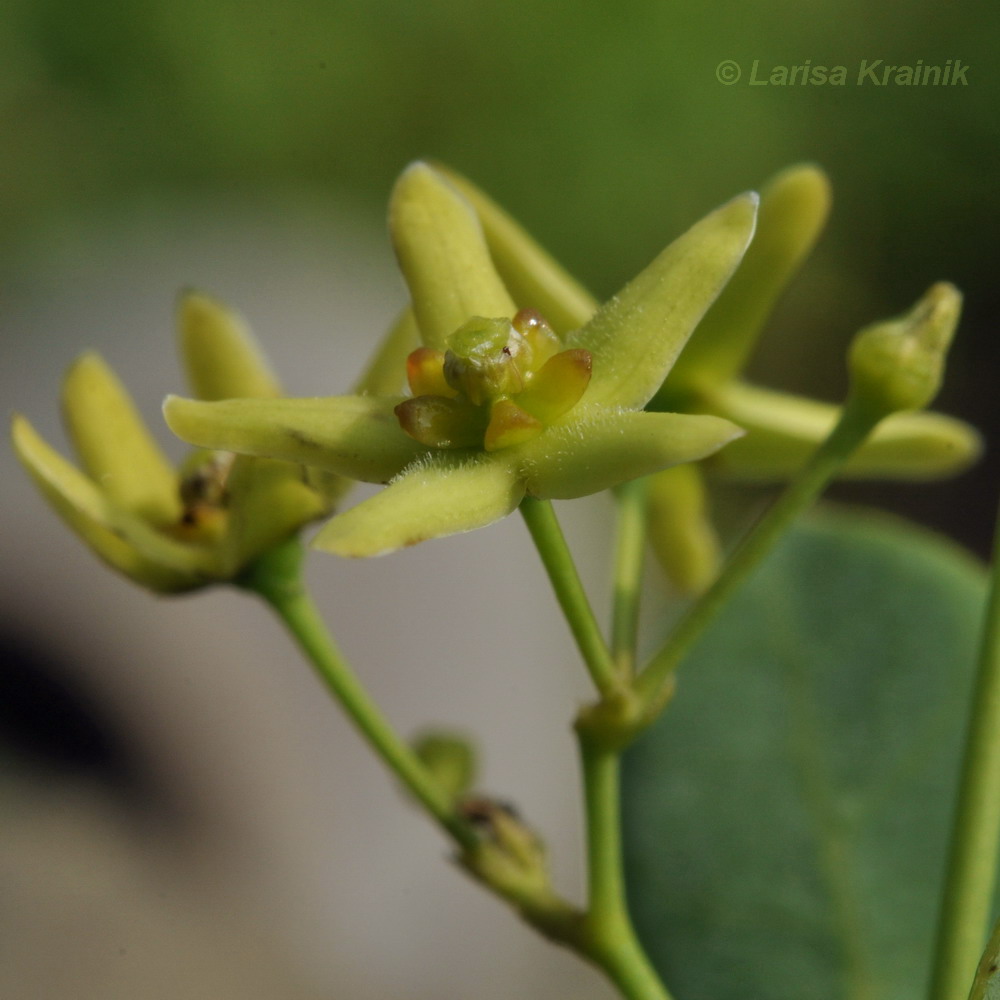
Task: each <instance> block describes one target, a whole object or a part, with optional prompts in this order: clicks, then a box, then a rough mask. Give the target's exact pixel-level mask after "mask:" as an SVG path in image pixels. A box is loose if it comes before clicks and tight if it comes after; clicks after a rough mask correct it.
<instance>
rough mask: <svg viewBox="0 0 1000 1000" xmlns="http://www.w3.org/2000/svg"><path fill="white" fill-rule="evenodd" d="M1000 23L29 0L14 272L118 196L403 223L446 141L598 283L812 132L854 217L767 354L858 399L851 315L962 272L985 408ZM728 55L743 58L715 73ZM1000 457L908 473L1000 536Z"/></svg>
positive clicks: (691, 9)
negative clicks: (404, 170)
mask: <svg viewBox="0 0 1000 1000" xmlns="http://www.w3.org/2000/svg"><path fill="white" fill-rule="evenodd" d="M998 42H1000V9H998V8H997V7H996V5H994V4H987V3H985V2H983V3H970V4H964V5H962V6H960V7H958V6H955V5H949V6H945V5H942V4H939V3H932V2H929V0H923V2H921V3H908V4H902V3H898V2H895V3H894V2H889V3H883V4H881V5H879V6H877V7H873V6H871V5H868V4H863V3H861V2H860V0H819V2H813V3H811V4H808V5H802V4H798V3H796V4H793V3H790V2H787V0H784V2H776V3H770V4H764V3H760V2H745V3H726V4H721V5H711V6H710V5H705V6H704V7H698V6H695V5H694V4H692V3H673V4H668V3H663V2H659V0H618V2H616V3H614V4H597V3H593V4H583V3H579V2H577V3H571V2H567V0H558V2H553V3H547V4H537V3H536V4H526V3H516V2H510V0H507V2H503V3H501V2H496V0H492V2H486V3H480V4H477V5H471V4H464V3H459V2H457V0H428V2H424V3H421V4H410V3H405V2H398V0H395V2H372V3H368V4H364V5H362V4H348V3H343V2H329V0H324V2H317V0H309V2H300V3H295V4H291V5H285V4H278V3H276V2H274V0H266V2H258V3H252V4H246V3H237V2H236V0H208V2H206V0H170V2H169V3H168V2H166V0H138V2H129V3H114V4H112V3H109V2H106V0H105V2H95V3H91V4H87V5H78V4H69V3H67V2H65V0H5V14H4V17H3V18H2V19H0V121H2V123H3V136H4V154H3V156H2V171H3V174H2V178H0V218H2V225H0V250H2V252H3V260H4V265H3V267H2V273H0V277H2V278H3V279H4V280H5V281H6V282H8V283H13V284H14V285H15V286H16V287H21V288H26V289H29V290H30V289H31V288H32V287H34V282H35V279H36V278H37V276H38V275H39V274H43V273H44V271H45V268H46V267H47V264H48V262H49V261H50V260H51V259H53V258H54V257H55V256H59V255H63V256H64V255H65V254H66V253H67V250H66V248H67V246H69V247H73V246H74V244H75V241H77V240H78V239H79V238H80V237H79V234H80V233H81V232H86V231H87V227H88V226H92V225H93V222H94V220H95V219H100V220H102V224H109V223H108V222H107V220H111V223H112V224H113V221H114V220H123V221H127V220H128V219H129V218H130V217H135V216H136V215H144V216H145V217H150V216H152V217H155V215H156V213H157V212H158V211H160V210H164V211H166V210H168V209H169V206H170V205H171V204H172V203H174V202H176V201H177V200H182V199H190V198H191V197H192V196H197V197H200V198H205V199H208V200H209V201H211V200H212V199H218V200H219V201H220V203H221V202H225V203H227V204H230V203H233V202H234V201H235V202H237V203H243V204H245V205H246V206H248V207H249V210H251V211H253V210H255V209H258V210H260V211H262V212H264V211H268V212H273V211H275V210H278V211H281V210H282V208H283V206H285V205H287V206H289V211H292V210H294V211H299V212H301V211H302V210H303V206H306V211H307V212H309V213H311V214H312V215H313V216H314V218H320V219H322V218H323V215H324V212H325V210H326V206H328V205H330V204H331V203H332V202H333V201H335V200H337V201H338V202H342V201H343V200H344V199H345V198H350V199H353V200H354V201H355V202H356V204H358V205H359V206H361V210H362V211H363V212H366V213H368V214H369V215H370V218H371V224H372V227H373V228H374V227H379V226H381V225H382V222H381V216H382V212H383V208H382V206H383V204H384V200H385V197H386V194H387V192H388V189H389V186H390V184H391V182H392V179H393V177H394V175H395V174H396V173H397V172H398V171H399V170H400V168H401V167H402V166H403V165H404V164H405V163H406V162H407V161H409V160H410V159H412V158H414V157H418V156H433V157H436V158H439V159H442V160H444V161H446V162H448V163H450V164H452V165H454V166H455V167H457V168H458V169H460V170H461V171H463V172H465V173H466V174H467V175H469V176H470V177H472V178H473V179H475V180H476V181H477V182H478V183H479V184H480V185H481V186H482V187H484V188H485V189H486V190H487V191H489V192H491V193H492V194H493V195H494V196H495V197H497V199H498V200H500V201H501V203H503V204H504V205H506V206H507V207H508V208H509V209H510V210H511V211H512V212H513V213H514V214H515V215H516V216H518V217H519V218H521V219H522V221H524V223H525V224H526V225H527V226H528V227H529V228H530V229H531V230H532V231H533V232H534V233H535V234H536V235H537V236H538V237H539V238H540V239H541V240H542V241H543V242H544V243H545V244H546V245H548V246H549V247H550V249H552V250H553V251H554V252H555V253H556V255H557V256H558V257H560V258H561V259H562V260H563V261H564V262H565V263H566V264H567V265H568V266H569V267H570V268H571V269H572V270H573V271H575V272H576V273H577V274H578V275H579V276H580V277H581V278H582V279H583V280H584V281H585V282H586V283H587V284H589V285H590V286H591V288H592V289H593V290H594V291H595V292H596V293H598V294H600V295H604V294H608V293H610V292H613V291H614V290H615V289H616V287H617V286H618V285H619V284H620V283H621V282H622V281H623V280H624V279H625V278H627V277H628V276H629V275H631V274H632V273H634V272H635V271H636V270H637V269H638V268H639V267H641V266H642V265H643V264H644V263H645V262H646V261H647V260H648V259H649V258H650V257H651V256H652V255H653V254H654V253H655V252H656V251H657V250H658V249H659V248H660V247H661V246H662V245H664V244H665V243H666V242H667V241H668V240H669V239H670V238H672V237H673V236H674V235H675V234H676V233H677V232H679V231H680V230H681V229H682V228H683V227H685V226H687V225H688V224H690V223H691V222H692V221H694V220H695V219H696V218H697V217H698V216H700V215H701V214H702V213H704V212H705V211H707V210H708V209H710V208H711V207H713V206H714V205H715V204H717V203H719V202H720V201H722V200H724V199H726V198H728V197H729V196H731V195H732V194H734V193H735V192H737V191H740V190H743V189H745V188H748V187H752V186H755V185H758V184H760V183H761V182H762V181H763V180H764V179H766V178H767V177H768V176H769V175H770V174H771V173H773V172H774V171H775V170H777V169H779V168H780V167H782V166H784V165H786V164H788V163H791V162H794V161H798V160H803V159H808V160H814V161H816V162H818V163H820V164H821V165H822V166H823V167H825V168H826V170H827V171H828V172H829V173H830V174H831V176H832V178H833V182H834V186H835V197H836V202H835V209H834V215H833V219H832V222H831V225H830V228H829V231H828V233H827V235H826V236H825V237H824V240H823V242H822V244H821V246H820V249H819V250H818V252H817V253H816V255H815V256H814V258H813V259H812V261H811V262H810V263H809V264H808V266H807V268H806V270H805V271H804V272H803V274H802V276H801V278H800V280H799V281H798V282H797V284H796V286H795V287H794V288H793V289H792V290H791V291H790V293H789V295H788V296H787V298H786V300H785V301H784V303H783V304H782V307H781V309H780V311H779V313H778V314H777V315H776V317H775V321H774V324H773V326H772V329H771V330H770V331H769V334H768V338H767V341H766V343H765V344H764V345H762V348H761V351H760V353H759V356H758V358H757V359H756V361H755V370H756V371H757V372H763V371H765V370H766V372H767V381H768V382H769V383H771V384H774V385H782V386H786V387H792V388H798V389H803V390H805V389H808V390H810V391H814V392H819V393H821V394H822V395H825V396H827V397H829V398H836V396H837V394H838V393H839V392H840V391H841V388H842V386H843V377H842V374H841V371H842V363H841V360H840V359H841V357H842V352H843V347H844V344H845V342H846V340H847V338H848V337H849V336H850V334H851V333H852V332H853V331H854V330H855V329H856V328H857V327H858V326H859V325H861V324H863V323H866V322H868V321H870V320H872V319H874V318H877V317H882V316H885V315H891V314H893V313H896V312H899V311H901V310H902V309H903V308H904V307H906V306H907V305H908V304H909V303H911V302H912V301H913V300H914V299H915V298H916V297H917V296H918V295H919V294H920V293H921V292H922V291H923V290H924V288H926V286H927V285H929V284H930V283H931V282H932V281H934V280H937V279H949V280H951V281H954V282H955V283H957V284H958V285H959V286H960V287H961V288H962V289H963V290H964V291H965V293H966V295H967V302H966V319H965V322H964V324H963V330H962V334H961V337H960V339H959V342H958V344H957V347H956V350H955V359H954V362H953V364H952V373H951V377H950V381H949V388H948V390H947V391H946V393H945V395H944V397H943V398H942V400H941V404H940V405H941V407H942V408H946V409H950V410H951V411H952V412H957V413H960V414H961V415H963V416H966V417H967V418H968V419H970V420H973V421H974V422H976V423H978V424H979V425H980V426H987V425H990V424H995V423H996V420H995V418H994V416H993V396H994V391H993V381H994V377H995V373H996V372H997V371H998V370H1000V367H998V361H1000V356H998V355H1000V349H998V347H997V346H996V340H995V338H994V337H993V329H994V317H995V316H996V314H997V298H998V293H997V281H996V278H995V264H994V260H993V256H994V255H993V247H992V242H993V240H994V238H995V235H996V233H997V232H998V230H1000V226H998V222H1000V197H998V194H997V185H996V166H997V154H998V134H997V130H998V124H997V118H996V111H997V108H998V107H1000V86H998V72H997V68H996V53H997V47H998ZM727 59H731V60H735V61H736V62H737V63H738V64H739V65H740V66H741V69H742V71H743V76H742V79H741V80H740V81H739V82H738V83H736V84H734V85H732V86H725V85H723V84H722V83H720V82H719V81H718V80H717V79H716V74H715V68H716V66H717V65H718V64H719V63H720V62H721V61H722V60H727ZM865 59H868V60H872V59H882V60H883V61H884V63H886V64H914V63H916V61H917V60H923V62H924V64H935V63H937V64H944V63H945V62H946V61H947V60H959V61H961V63H962V64H966V65H968V67H969V68H968V73H967V79H968V85H967V86H955V87H944V86H941V87H931V86H922V87H902V86H886V87H876V86H874V85H872V84H871V83H870V82H869V83H866V84H865V85H863V86H858V85H856V84H855V82H854V77H855V76H856V70H857V68H858V67H859V66H860V64H861V62H862V60H865ZM753 60H759V66H760V70H759V71H758V72H759V74H761V73H766V72H767V71H768V70H769V68H770V67H773V66H775V65H789V66H790V65H796V64H802V63H804V62H805V61H806V60H811V62H812V64H813V65H818V64H823V65H827V66H833V65H845V66H847V67H848V73H849V83H848V85H847V86H844V87H833V86H829V85H827V86H801V85H797V86H786V87H776V86H768V87H761V86H750V85H749V82H748V78H749V75H750V67H751V64H752V62H753ZM291 206H294V209H293V208H292V207H291ZM335 237H336V234H335V233H333V232H331V239H333V238H335ZM71 252H79V253H83V254H85V253H86V248H85V246H83V247H79V248H77V249H75V250H73V251H71ZM40 287H44V282H43V283H42V285H41V286H40ZM996 478H997V477H996V476H995V475H994V474H993V473H992V472H991V471H990V466H989V465H985V466H983V467H982V468H981V470H979V471H977V472H975V473H972V474H970V475H967V476H966V477H964V478H963V479H962V480H960V481H959V482H958V483H952V484H945V485H940V486H932V487H920V488H919V489H918V490H915V491H911V490H910V489H909V488H901V487H900V488H897V487H892V488H889V489H888V492H887V496H888V499H889V502H891V503H896V502H898V501H899V499H900V498H901V497H903V496H904V495H909V494H910V493H914V494H917V495H916V497H915V500H914V501H913V502H915V503H916V505H917V507H916V511H917V514H918V516H921V517H923V518H924V519H925V520H930V521H931V522H932V523H935V524H938V525H947V526H948V527H949V529H950V530H951V531H952V532H953V533H956V534H958V535H959V536H960V537H961V538H963V540H965V541H966V542H968V543H970V544H972V545H974V546H975V547H977V548H979V549H982V548H983V547H984V545H985V544H986V539H987V536H988V534H989V530H990V524H991V521H992V515H991V509H992V505H993V496H992V493H993V485H994V483H995V480H996ZM846 495H848V496H849V497H855V496H864V497H867V496H869V493H867V492H865V493H860V494H859V493H858V492H857V491H856V490H854V489H851V490H848V491H847V494H846ZM956 513H957V516H954V515H955V514H956Z"/></svg>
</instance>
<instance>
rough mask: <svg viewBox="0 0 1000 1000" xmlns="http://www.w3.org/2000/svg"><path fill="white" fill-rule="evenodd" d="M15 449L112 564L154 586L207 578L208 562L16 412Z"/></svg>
mask: <svg viewBox="0 0 1000 1000" xmlns="http://www.w3.org/2000/svg"><path fill="white" fill-rule="evenodd" d="M11 438H12V440H13V444H14V451H15V453H16V454H17V457H18V458H19V459H20V461H21V464H22V465H23V466H24V467H25V469H27V471H28V473H29V474H30V475H31V478H32V479H33V480H34V482H35V484H36V486H37V487H38V488H39V490H40V491H41V492H42V494H43V495H44V496H45V498H46V500H48V502H49V503H50V504H51V505H52V507H53V508H54V509H55V511H56V513H57V514H58V515H59V516H60V517H61V518H62V519H63V521H65V522H66V524H67V525H68V526H69V527H70V528H71V529H72V531H74V532H75V533H76V534H77V535H79V536H80V538H82V539H83V541H84V542H86V543H87V545H88V546H90V548H91V549H92V550H93V551H94V552H95V553H96V554H97V555H98V556H99V557H100V558H101V559H102V560H104V562H106V563H107V564H108V565H109V566H111V567H112V568H113V569H116V570H118V571H119V572H121V573H124V574H125V575H126V576H128V577H130V578H131V579H133V580H135V581H136V582H137V583H141V584H143V585H144V586H146V587H149V588H151V589H152V590H156V591H179V590H188V589H190V588H192V587H196V586H200V585H201V584H203V583H205V582H207V580H208V578H209V570H210V564H209V562H208V560H207V559H206V558H205V557H204V555H203V554H201V553H199V552H198V551H197V550H195V549H193V548H191V547H189V546H184V545H181V544H180V543H177V542H172V541H171V540H170V539H168V538H164V537H163V536H162V535H160V534H159V533H158V532H157V531H156V530H155V529H153V528H152V527H150V525H148V524H147V523H146V522H145V521H143V520H141V519H140V518H138V517H136V516H134V515H133V514H130V513H129V512H128V511H127V510H124V509H123V508H121V507H119V506H117V505H116V504H115V503H114V502H113V501H112V500H111V499H110V498H109V497H108V496H107V495H106V494H105V493H104V492H103V491H102V490H100V489H99V488H98V486H97V485H96V484H95V483H94V482H93V481H92V480H91V479H89V478H87V476H85V475H84V474H83V473H82V472H80V471H79V469H77V468H76V467H75V466H73V465H71V464H70V463H69V462H67V461H66V460H65V459H64V458H63V457H62V456H61V455H60V454H59V453H58V452H56V451H54V450H53V449H52V448H50V447H49V445H47V444H46V443H45V441H44V440H42V438H41V437H39V436H38V434H37V433H36V432H35V430H34V428H33V427H32V426H31V424H30V423H28V421H27V420H26V419H25V418H24V417H21V416H15V417H14V421H13V424H12V427H11Z"/></svg>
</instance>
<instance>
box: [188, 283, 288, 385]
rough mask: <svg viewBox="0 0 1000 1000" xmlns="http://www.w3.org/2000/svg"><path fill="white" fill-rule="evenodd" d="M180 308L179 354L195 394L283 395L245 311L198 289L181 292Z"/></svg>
mask: <svg viewBox="0 0 1000 1000" xmlns="http://www.w3.org/2000/svg"><path fill="white" fill-rule="evenodd" d="M178 311H179V326H180V348H181V357H182V359H183V361H184V368H185V371H186V372H187V378H188V384H189V385H190V386H191V388H192V390H193V391H194V394H195V396H197V397H198V398H199V399H209V400H211V399H232V398H234V397H242V398H245V397H249V398H257V399H270V398H273V397H275V396H280V395H281V386H280V385H279V383H278V380H277V379H276V378H275V377H274V375H273V374H272V372H271V369H270V367H269V365H268V363H267V361H266V360H265V358H264V354H263V352H262V351H261V349H260V348H259V347H258V346H257V342H256V340H255V339H254V336H253V334H252V333H251V332H250V329H249V327H247V325H246V323H245V322H244V321H243V319H242V317H240V316H239V315H238V314H237V313H235V312H234V311H233V310H232V309H228V308H227V307H226V306H224V305H222V304H221V303H220V302H216V301H215V300H214V299H211V298H209V297H208V296H207V295H203V294H201V293H200V292H188V293H186V294H185V295H183V296H182V297H181V300H180V306H179V310H178Z"/></svg>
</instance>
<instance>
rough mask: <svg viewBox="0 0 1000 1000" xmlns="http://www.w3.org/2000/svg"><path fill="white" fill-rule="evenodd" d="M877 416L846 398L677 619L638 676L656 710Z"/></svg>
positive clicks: (644, 698) (642, 693)
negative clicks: (823, 435) (695, 649)
mask: <svg viewBox="0 0 1000 1000" xmlns="http://www.w3.org/2000/svg"><path fill="white" fill-rule="evenodd" d="M876 423H878V417H876V416H873V415H870V414H869V413H868V412H867V411H866V410H865V409H864V408H863V407H861V406H854V405H851V404H850V403H848V405H847V406H845V407H844V409H843V412H842V413H841V417H840V420H839V421H838V422H837V424H836V426H835V427H834V429H833V431H832V432H831V433H830V436H829V437H828V438H827V439H826V440H825V441H824V442H823V443H822V444H821V445H820V446H819V448H818V449H817V450H816V452H815V453H814V454H813V456H812V457H811V458H810V460H809V461H808V462H807V463H806V465H805V467H804V468H803V469H802V471H801V472H800V473H799V475H798V476H797V477H796V478H795V479H794V480H793V481H792V482H791V483H789V484H788V486H787V488H786V489H785V492H784V493H782V494H781V496H780V497H779V498H778V499H777V500H776V501H775V503H774V504H773V505H772V506H771V507H770V508H769V509H768V511H767V512H766V513H765V514H764V515H763V517H762V518H761V519H760V520H759V521H758V522H757V524H756V525H755V526H754V528H753V529H752V530H751V531H750V534H749V535H747V537H746V538H745V539H744V540H743V542H742V543H741V544H740V545H739V546H738V547H737V549H736V551H735V552H734V553H733V555H732V556H731V557H730V558H729V560H728V562H727V563H726V565H725V566H724V567H723V569H722V573H721V574H720V575H719V577H718V579H717V580H716V581H715V583H714V584H713V585H712V586H711V587H710V588H709V589H708V590H707V591H706V592H705V593H704V594H703V595H702V597H701V598H700V599H699V600H698V601H697V602H695V604H694V605H692V607H691V608H690V609H689V610H688V612H687V614H685V615H684V617H683V618H682V619H681V620H680V621H679V622H678V623H677V625H676V627H675V628H674V630H673V632H672V633H671V634H670V636H669V637H668V638H667V641H666V643H665V644H664V645H663V646H662V647H661V649H660V650H659V652H657V653H656V654H655V655H654V656H653V658H652V660H651V661H650V663H649V665H648V666H647V668H646V669H645V670H644V671H643V672H642V674H640V676H639V678H638V680H637V681H636V692H637V694H638V696H639V700H640V702H641V703H642V705H643V706H644V707H645V708H646V709H647V711H649V712H653V711H654V710H655V707H656V706H657V705H658V704H660V703H661V702H662V700H663V698H664V696H665V694H666V693H668V692H669V685H670V683H671V679H672V674H673V672H674V670H675V669H676V668H677V666H678V664H679V663H680V662H681V660H682V659H683V658H684V656H685V655H686V654H687V652H688V651H689V650H690V648H691V647H692V646H693V645H694V643H695V642H696V641H697V640H698V638H699V637H700V636H701V634H702V633H703V632H704V631H705V629H706V628H707V626H708V625H709V623H710V622H711V621H712V620H713V619H714V618H715V616H716V614H718V612H719V611H720V610H721V609H722V608H723V607H724V606H725V605H726V603H727V602H728V601H729V599H730V598H731V597H732V595H733V594H734V592H735V591H736V590H737V589H738V588H739V586H740V585H741V584H742V583H743V581H744V580H746V578H747V577H748V576H749V575H750V574H751V573H752V572H753V571H754V570H755V569H756V568H757V566H758V565H759V564H760V562H761V560H763V558H764V557H765V556H766V555H767V554H768V553H769V552H770V551H771V550H772V549H773V548H774V546H775V544H776V543H777V542H778V540H779V539H780V538H781V537H782V535H784V533H785V532H786V531H787V530H788V528H789V527H791V525H792V523H793V522H794V520H795V518H796V517H797V516H798V515H799V514H800V513H801V512H802V511H803V510H805V509H806V508H807V507H809V506H810V505H811V504H812V503H813V501H814V500H815V499H816V498H817V497H818V496H819V494H820V493H822V491H823V490H824V489H825V488H826V486H827V484H828V483H829V482H830V480H831V479H833V477H834V476H835V475H836V474H837V472H838V471H839V470H840V468H841V467H842V466H843V464H844V462H845V461H846V460H847V459H848V458H849V457H850V456H851V454H852V453H853V452H854V451H855V450H856V449H857V447H858V446H859V445H860V444H861V443H862V442H863V441H864V439H865V438H866V437H867V436H868V435H869V433H871V430H872V428H873V427H874V426H875V424H876Z"/></svg>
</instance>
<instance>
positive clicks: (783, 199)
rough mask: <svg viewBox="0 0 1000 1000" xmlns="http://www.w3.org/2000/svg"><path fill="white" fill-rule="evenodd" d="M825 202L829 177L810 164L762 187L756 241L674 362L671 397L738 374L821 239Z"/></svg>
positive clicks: (827, 208)
mask: <svg viewBox="0 0 1000 1000" xmlns="http://www.w3.org/2000/svg"><path fill="white" fill-rule="evenodd" d="M830 197H831V196H830V182H829V180H828V179H827V176H826V174H824V173H823V171H822V170H820V169H819V168H818V167H815V166H812V165H811V164H802V165H799V166H794V167H789V168H788V169H787V170H783V171H782V172H781V173H779V174H778V175H777V176H776V177H774V178H773V179H772V180H771V181H770V182H769V183H768V184H767V185H766V186H765V187H764V189H763V190H762V191H761V199H760V214H759V216H758V220H757V232H756V233H755V234H754V238H753V242H752V243H751V244H750V247H749V249H748V250H747V252H746V256H745V257H744V258H743V263H742V264H740V266H739V268H738V269H737V271H736V273H735V274H734V275H733V277H732V279H731V280H730V281H729V284H727V285H726V287H725V288H724V289H723V290H722V292H721V293H720V294H719V297H718V299H716V301H715V304H714V305H713V306H712V308H711V309H709V310H708V312H707V313H706V314H705V318H704V319H703V320H702V321H701V322H700V323H699V324H698V329H697V330H696V331H695V333H694V335H693V336H692V338H691V342H690V343H689V344H688V346H687V347H686V348H685V349H684V351H683V353H682V354H681V356H680V357H679V358H678V359H677V365H676V367H675V368H674V370H673V371H672V372H671V373H670V377H669V378H668V380H667V390H668V392H669V391H672V390H674V388H675V387H676V388H678V389H683V387H684V385H685V384H688V383H690V382H692V381H698V380H702V381H703V380H704V379H706V378H710V379H711V380H712V381H713V382H720V381H724V380H726V379H729V378H732V377H734V376H735V375H737V374H738V373H739V371H740V370H741V369H742V368H743V366H744V364H745V363H746V360H747V357H748V355H749V354H750V351H751V350H752V349H753V346H754V344H755V343H756V341H757V337H758V335H759V334H760V331H761V329H762V328H763V326H764V323H765V321H766V320H767V318H768V316H769V315H770V313H771V309H772V308H773V306H774V303H775V302H776V301H777V299H778V297H779V296H780V295H781V293H782V291H783V290H784V288H785V285H786V284H787V283H788V280H789V279H790V278H791V277H792V275H793V274H794V273H795V272H796V271H797V270H798V267H799V265H800V264H801V262H802V261H803V259H804V258H805V257H806V256H807V255H808V253H809V251H810V250H812V248H813V245H814V244H815V242H816V240H817V238H818V237H819V234H820V232H821V231H822V229H823V226H824V224H825V223H826V218H827V216H828V215H829V212H830Z"/></svg>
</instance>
